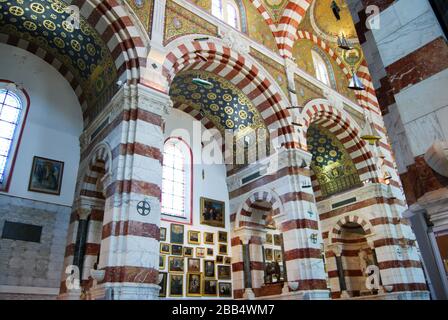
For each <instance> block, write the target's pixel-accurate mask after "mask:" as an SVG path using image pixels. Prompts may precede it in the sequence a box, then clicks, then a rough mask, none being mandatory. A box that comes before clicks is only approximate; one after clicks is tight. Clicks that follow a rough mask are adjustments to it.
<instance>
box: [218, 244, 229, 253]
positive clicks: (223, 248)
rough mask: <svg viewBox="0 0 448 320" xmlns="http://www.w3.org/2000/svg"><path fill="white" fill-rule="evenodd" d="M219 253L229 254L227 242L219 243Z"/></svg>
mask: <svg viewBox="0 0 448 320" xmlns="http://www.w3.org/2000/svg"><path fill="white" fill-rule="evenodd" d="M219 254H224V255H226V254H227V245H226V244H220V245H219Z"/></svg>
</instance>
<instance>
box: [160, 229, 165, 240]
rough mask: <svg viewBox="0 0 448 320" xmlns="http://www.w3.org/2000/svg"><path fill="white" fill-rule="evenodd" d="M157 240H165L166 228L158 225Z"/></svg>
mask: <svg viewBox="0 0 448 320" xmlns="http://www.w3.org/2000/svg"><path fill="white" fill-rule="evenodd" d="M159 241H166V228H164V227H160V237H159Z"/></svg>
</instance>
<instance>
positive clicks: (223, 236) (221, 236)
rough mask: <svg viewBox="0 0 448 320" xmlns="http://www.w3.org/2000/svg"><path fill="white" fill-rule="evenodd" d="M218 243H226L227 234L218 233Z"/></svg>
mask: <svg viewBox="0 0 448 320" xmlns="http://www.w3.org/2000/svg"><path fill="white" fill-rule="evenodd" d="M218 242H221V243H227V232H226V231H218Z"/></svg>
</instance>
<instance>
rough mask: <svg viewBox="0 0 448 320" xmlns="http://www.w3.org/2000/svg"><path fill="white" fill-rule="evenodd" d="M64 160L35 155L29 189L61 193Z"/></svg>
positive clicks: (55, 193)
mask: <svg viewBox="0 0 448 320" xmlns="http://www.w3.org/2000/svg"><path fill="white" fill-rule="evenodd" d="M63 173H64V162H62V161H57V160H51V159H47V158H42V157H37V156H34V158H33V165H32V167H31V173H30V181H29V183H28V191H34V192H40V193H48V194H53V195H57V196H58V195H60V194H61V184H62V175H63Z"/></svg>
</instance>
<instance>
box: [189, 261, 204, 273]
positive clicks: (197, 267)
mask: <svg viewBox="0 0 448 320" xmlns="http://www.w3.org/2000/svg"><path fill="white" fill-rule="evenodd" d="M200 271H201V259H193V258H189V259H188V272H200Z"/></svg>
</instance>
